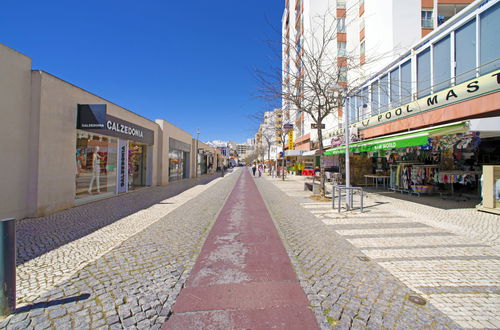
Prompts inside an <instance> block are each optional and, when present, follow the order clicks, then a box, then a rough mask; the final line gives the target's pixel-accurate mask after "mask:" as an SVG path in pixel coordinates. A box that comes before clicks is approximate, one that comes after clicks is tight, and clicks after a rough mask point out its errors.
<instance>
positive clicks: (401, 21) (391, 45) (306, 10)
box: [282, 0, 472, 150]
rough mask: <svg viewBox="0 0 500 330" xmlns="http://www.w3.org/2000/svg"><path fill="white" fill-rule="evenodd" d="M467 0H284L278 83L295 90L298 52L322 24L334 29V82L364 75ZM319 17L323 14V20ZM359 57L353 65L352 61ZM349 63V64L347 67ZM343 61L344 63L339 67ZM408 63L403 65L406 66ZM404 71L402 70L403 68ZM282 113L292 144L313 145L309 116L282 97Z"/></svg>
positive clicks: (299, 74)
mask: <svg viewBox="0 0 500 330" xmlns="http://www.w3.org/2000/svg"><path fill="white" fill-rule="evenodd" d="M471 2H472V0H405V1H401V0H286V1H285V9H284V12H283V18H282V36H283V46H282V70H283V75H282V79H283V86H284V87H283V88H284V89H285V90H288V91H292V90H296V91H298V92H300V88H301V85H302V84H303V81H302V80H303V79H306V77H305V73H304V67H303V65H302V63H303V62H302V61H303V60H304V59H303V55H304V51H305V48H306V47H309V45H311V43H313V42H312V41H311V40H313V39H316V40H317V39H318V38H321V32H322V25H323V27H324V26H327V27H328V28H329V29H330V28H333V29H334V30H335V34H334V37H335V39H336V40H335V42H331V43H330V44H329V45H328V52H329V54H328V56H329V57H330V59H329V61H330V62H331V65H332V66H338V71H339V76H340V77H339V84H340V85H343V84H348V83H349V84H356V85H357V84H358V83H359V82H360V81H364V80H366V79H368V78H369V77H370V76H371V75H373V74H374V73H376V72H378V71H379V70H380V69H381V68H383V67H385V66H386V65H388V64H389V63H391V62H392V61H394V60H395V59H397V58H399V57H400V56H403V55H404V53H405V52H407V50H408V49H409V47H411V46H412V45H414V44H415V43H417V42H418V41H419V40H420V39H421V38H422V36H425V35H427V34H429V33H431V32H432V31H433V29H435V28H437V27H438V26H440V25H442V24H444V23H445V22H446V21H448V20H449V19H450V18H451V17H453V15H456V14H457V13H459V12H460V11H461V10H463V9H464V8H465V7H466V6H467V5H468V4H469V3H471ZM323 19H324V20H323ZM354 61H359V65H358V64H356V65H355V66H356V68H353V62H354ZM348 66H349V70H348ZM344 67H345V69H343V68H344ZM408 69H409V68H404V70H408ZM405 72H406V71H405ZM282 108H283V111H284V114H283V115H284V117H285V118H291V120H292V122H293V123H294V133H295V141H294V146H295V149H299V150H310V149H311V148H312V149H314V147H315V146H316V145H317V142H318V141H317V136H316V132H315V130H311V124H312V121H311V118H309V116H308V115H306V114H304V113H301V112H300V111H299V110H298V109H295V108H294V106H293V105H292V104H290V102H287V101H286V100H283V103H282ZM341 115H342V109H339V111H338V112H337V113H334V114H332V115H331V116H329V117H327V118H326V120H325V130H324V131H323V137H324V140H325V142H326V143H327V145H328V142H329V141H330V139H331V138H332V137H333V135H334V132H335V130H336V128H337V127H338V126H339V121H340V118H341Z"/></svg>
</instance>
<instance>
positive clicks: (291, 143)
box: [288, 131, 295, 150]
mask: <svg viewBox="0 0 500 330" xmlns="http://www.w3.org/2000/svg"><path fill="white" fill-rule="evenodd" d="M293 133H294V132H293V131H289V132H288V150H293V149H294V148H295V143H294V139H293V137H294V134H293Z"/></svg>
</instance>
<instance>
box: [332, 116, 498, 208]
mask: <svg viewBox="0 0 500 330" xmlns="http://www.w3.org/2000/svg"><path fill="white" fill-rule="evenodd" d="M485 124H488V125H485ZM487 126H489V127H487ZM499 130H500V117H492V118H483V119H473V120H470V121H462V122H458V123H453V124H447V125H440V126H435V127H433V128H429V129H423V130H417V131H414V132H411V133H406V134H395V135H391V136H386V137H382V138H377V139H370V140H365V141H360V142H356V143H353V144H352V145H351V146H350V151H351V153H352V156H351V181H352V183H353V184H355V185H362V184H365V183H367V182H370V180H368V181H367V177H369V178H370V179H374V182H375V181H377V180H379V181H382V182H381V186H388V188H389V189H391V190H394V191H398V192H407V193H414V194H418V195H420V194H430V193H435V192H440V193H446V194H447V195H452V197H453V198H456V197H457V195H459V194H460V195H462V196H467V197H470V198H479V197H480V191H481V190H480V181H481V175H482V167H483V166H484V165H490V164H500V156H498V155H499V154H500V138H499V137H498V136H500V131H499ZM343 153H345V147H344V146H340V147H336V148H332V149H330V150H328V151H327V154H329V155H334V154H339V155H341V157H342V158H343ZM341 163H342V161H341ZM341 170H343V169H341ZM344 172H345V171H344Z"/></svg>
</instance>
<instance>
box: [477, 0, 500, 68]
mask: <svg viewBox="0 0 500 330" xmlns="http://www.w3.org/2000/svg"><path fill="white" fill-rule="evenodd" d="M499 15H500V3H497V4H496V5H494V6H492V7H491V8H488V10H486V11H485V12H484V13H482V14H481V16H480V21H479V29H480V30H479V31H480V40H479V54H480V55H479V65H480V66H481V67H480V73H481V74H485V73H488V72H491V71H494V70H498V68H499V67H500V60H499V59H498V57H499V56H498V55H499V51H498V49H499V47H498V42H492V40H497V38H498V33H499V32H500V19H499Z"/></svg>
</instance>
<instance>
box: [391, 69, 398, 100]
mask: <svg viewBox="0 0 500 330" xmlns="http://www.w3.org/2000/svg"><path fill="white" fill-rule="evenodd" d="M390 76H391V88H390V89H391V90H390V94H391V104H392V105H393V106H398V105H399V104H400V102H399V97H400V96H399V67H397V68H396V69H394V70H392V71H391V74H390Z"/></svg>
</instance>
